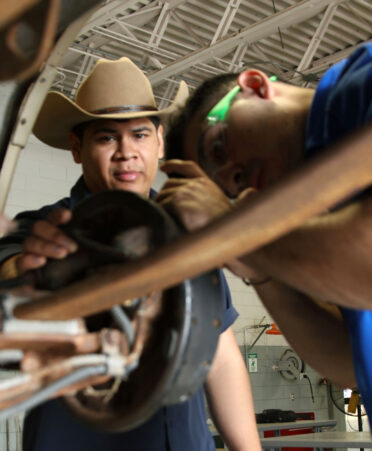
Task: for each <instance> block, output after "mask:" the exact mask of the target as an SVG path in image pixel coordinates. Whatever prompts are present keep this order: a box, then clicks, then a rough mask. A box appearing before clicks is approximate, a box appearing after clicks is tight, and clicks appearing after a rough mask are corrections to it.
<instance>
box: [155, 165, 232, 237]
mask: <svg viewBox="0 0 372 451" xmlns="http://www.w3.org/2000/svg"><path fill="white" fill-rule="evenodd" d="M161 170H162V171H164V172H166V173H167V174H172V178H170V179H169V180H168V181H167V182H166V183H165V185H164V187H163V189H162V190H161V191H160V193H159V194H158V195H157V197H156V200H157V201H158V202H159V203H160V204H161V205H162V206H163V207H164V208H165V209H166V210H167V211H169V213H170V214H172V215H173V216H175V217H176V218H178V219H179V220H180V221H181V223H182V224H183V225H184V226H185V228H186V229H187V230H189V231H191V230H196V229H199V228H201V227H203V226H205V225H206V224H208V223H210V222H211V221H213V220H214V219H216V218H218V217H219V216H221V215H223V214H225V213H227V212H228V211H230V210H231V209H232V208H233V206H232V204H231V202H230V200H229V199H228V198H227V197H226V196H225V194H224V193H223V191H222V190H221V189H220V188H219V187H218V186H217V185H216V184H215V183H214V182H213V181H212V180H211V179H209V178H208V176H207V175H206V174H205V172H204V171H203V170H202V169H201V168H200V167H199V166H198V165H197V164H196V163H194V162H192V161H182V160H169V161H167V162H165V163H164V164H163V165H162V166H161ZM174 174H175V175H174ZM177 176H179V178H178V177H177Z"/></svg>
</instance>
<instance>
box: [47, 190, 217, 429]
mask: <svg viewBox="0 0 372 451" xmlns="http://www.w3.org/2000/svg"><path fill="white" fill-rule="evenodd" d="M65 231H66V233H68V234H69V235H70V236H72V237H73V238H74V239H75V240H76V241H78V242H79V251H78V252H77V253H76V254H74V255H72V256H71V257H69V259H66V263H68V266H69V268H70V271H69V275H68V279H69V281H71V279H74V278H75V279H76V278H77V277H82V276H84V274H83V273H91V272H92V271H93V272H94V271H97V267H100V266H102V265H107V264H111V263H119V262H125V261H128V260H132V259H135V258H138V257H140V256H142V255H144V254H146V253H148V252H151V250H153V249H156V248H157V247H158V246H160V245H162V244H164V243H167V242H169V241H171V240H174V239H177V237H178V236H180V235H181V234H182V232H181V228H180V227H179V226H178V225H177V224H176V222H175V221H174V220H173V219H172V218H171V217H170V216H169V215H168V214H167V213H166V212H165V211H164V210H163V208H162V207H161V206H159V205H158V204H156V203H155V202H153V201H151V200H149V199H147V198H144V197H142V196H140V195H137V194H134V193H130V192H124V191H107V192H102V193H99V194H96V195H94V196H92V197H90V198H89V199H87V200H85V201H83V202H82V203H81V204H80V205H79V206H77V207H76V209H75V210H74V213H73V218H72V220H71V221H70V223H69V224H68V225H67V226H66V227H65ZM76 262H78V263H77V264H76ZM82 262H85V263H84V264H83V263H82ZM74 265H75V266H74ZM56 268H57V269H56V270H55V271H54V272H53V271H52V272H51V274H52V277H50V280H54V281H55V280H57V279H58V280H59V281H61V280H63V277H62V276H63V274H61V273H60V274H59V275H58V265H57V266H56ZM71 268H73V269H71ZM106 270H107V268H106ZM220 284H221V282H220V275H219V272H218V271H217V270H215V271H211V272H208V273H206V274H203V275H201V276H199V277H196V278H194V279H192V280H185V281H184V282H183V283H181V284H179V285H177V286H175V287H173V288H171V289H168V290H165V291H163V292H162V293H157V294H155V296H154V293H152V294H151V295H150V297H151V296H153V298H154V299H157V300H158V301H157V302H158V303H159V304H158V308H155V310H154V309H153V311H155V315H153V317H152V318H151V325H150V327H149V328H148V331H147V335H146V339H145V341H144V346H143V350H142V353H141V356H140V359H139V364H138V366H137V368H136V369H135V370H134V371H132V372H131V373H130V375H129V377H128V378H127V379H126V380H122V381H111V382H110V383H109V384H108V387H107V384H106V386H104V387H95V388H94V390H81V391H79V392H78V393H76V394H75V395H74V396H67V397H65V398H64V402H65V404H66V405H67V406H68V407H69V408H70V409H72V411H73V413H74V414H75V415H76V416H77V417H79V418H80V419H82V420H83V421H84V422H87V423H89V424H91V425H92V426H94V427H96V428H101V429H104V430H106V431H125V430H129V429H131V428H134V427H136V426H139V425H140V424H141V423H143V422H145V421H146V420H147V419H149V418H150V417H151V416H152V415H153V414H154V413H155V412H156V411H157V410H158V409H159V408H161V407H162V406H164V405H169V404H174V403H179V402H184V401H186V400H188V399H189V398H190V397H191V396H192V395H193V393H195V392H196V391H197V389H198V388H199V387H200V386H201V384H202V383H203V381H204V379H205V377H206V375H207V372H208V370H209V368H210V365H211V363H212V360H213V356H214V353H215V350H216V347H217V342H218V337H219V333H220V330H221V325H222V318H223V301H222V298H221V285H220ZM135 301H137V305H138V301H139V300H135ZM135 301H133V302H132V301H128V300H123V305H122V306H121V307H122V308H123V309H124V310H127V311H126V313H127V315H129V317H130V318H131V320H132V322H133V323H136V315H138V314H139V313H138V308H137V310H136V302H135ZM142 301H143V299H142ZM151 302H152V301H151ZM125 305H127V306H129V307H128V308H127V309H126V307H125ZM110 318H111V317H110V316H109V315H108V314H107V313H106V312H105V313H103V314H99V315H94V316H93V317H88V318H86V323H87V325H88V328H90V329H97V328H102V327H107V326H109V325H111V326H112V324H110V322H111V319H110ZM139 333H140V332H139V331H138V330H137V334H139ZM127 352H129V350H127ZM115 383H116V385H117V388H116V389H115V390H114V389H113V386H114V385H115ZM110 390H111V392H110ZM100 391H101V392H102V396H99V393H100ZM107 392H108V393H110V395H109V397H107V396H106V395H107ZM97 393H98V395H97Z"/></svg>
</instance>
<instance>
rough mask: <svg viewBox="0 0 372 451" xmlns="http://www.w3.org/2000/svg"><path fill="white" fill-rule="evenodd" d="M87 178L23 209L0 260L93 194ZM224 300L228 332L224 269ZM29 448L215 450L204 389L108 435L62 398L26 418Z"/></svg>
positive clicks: (230, 317) (1, 245)
mask: <svg viewBox="0 0 372 451" xmlns="http://www.w3.org/2000/svg"><path fill="white" fill-rule="evenodd" d="M89 195H90V193H89V192H88V190H87V188H86V186H85V183H84V181H83V178H80V179H79V180H78V182H77V183H76V185H75V186H74V187H73V188H72V190H71V197H67V198H64V199H62V200H60V201H59V202H57V203H56V204H54V205H51V206H47V207H44V208H42V209H40V210H37V211H28V212H23V213H20V214H19V215H18V216H17V217H16V218H17V220H18V222H19V227H18V230H17V232H15V233H13V234H11V235H8V236H6V237H4V238H2V239H1V240H0V264H1V263H2V262H3V261H4V260H6V259H7V258H9V257H10V256H11V255H13V254H16V253H19V252H21V250H22V242H23V240H24V239H25V237H26V236H28V235H29V234H30V233H31V228H32V224H33V223H34V222H35V221H36V220H38V219H41V218H44V217H45V216H46V215H47V214H48V212H49V211H51V210H53V209H55V208H56V207H65V208H69V209H72V208H74V207H75V205H76V204H77V203H78V202H80V201H81V200H83V199H84V198H86V197H88V196H89ZM221 280H222V288H223V290H222V296H221V302H223V303H224V323H223V330H226V329H227V328H228V327H229V326H231V325H232V324H233V322H234V321H235V319H236V317H237V316H238V314H237V312H236V310H235V309H234V307H233V306H232V304H231V297H230V292H229V289H228V286H227V283H226V280H225V278H224V276H223V274H222V272H221ZM23 451H215V446H214V442H213V439H212V436H211V434H210V432H209V430H208V426H207V422H206V414H205V407H204V397H203V390H202V388H200V389H199V390H198V391H197V392H196V393H195V394H194V396H193V397H192V398H191V399H190V400H189V401H187V402H185V403H182V404H177V405H173V406H168V407H163V408H161V409H160V410H159V411H158V412H157V413H156V414H155V415H153V416H152V417H151V418H150V419H149V420H148V421H146V422H145V423H144V424H142V425H141V426H139V427H138V428H135V429H133V430H131V431H128V432H123V433H103V432H100V431H97V430H93V429H91V428H90V427H88V426H86V425H85V424H82V423H80V422H79V421H78V420H76V419H75V418H74V417H73V416H72V415H71V414H70V413H69V412H68V411H67V410H66V409H65V408H64V407H63V405H62V403H61V402H60V401H58V400H52V401H49V402H47V403H44V404H43V405H41V406H39V407H37V408H35V409H34V410H32V411H31V412H30V413H29V414H28V415H27V416H26V419H25V424H24V432H23Z"/></svg>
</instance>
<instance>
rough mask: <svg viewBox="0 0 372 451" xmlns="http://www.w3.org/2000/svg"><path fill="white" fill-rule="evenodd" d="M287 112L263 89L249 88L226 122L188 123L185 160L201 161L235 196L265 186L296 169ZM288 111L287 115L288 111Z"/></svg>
mask: <svg viewBox="0 0 372 451" xmlns="http://www.w3.org/2000/svg"><path fill="white" fill-rule="evenodd" d="M284 111H285V110H283V108H282V107H281V105H280V104H279V105H278V104H277V102H276V101H274V100H273V98H272V97H271V96H261V95H260V90H259V89H253V88H252V89H251V88H249V87H247V86H246V87H245V89H244V91H242V90H241V91H239V92H238V93H237V94H236V95H235V97H234V98H233V100H232V101H231V103H230V108H229V110H228V113H227V114H226V118H225V120H224V121H217V122H216V123H215V124H214V125H209V124H208V121H207V120H206V118H205V117H202V116H200V115H199V116H196V117H194V118H193V119H192V120H191V121H190V123H189V124H188V125H187V126H186V132H185V141H184V157H185V159H189V160H193V161H195V162H197V163H198V164H199V165H200V166H201V167H202V168H203V169H204V170H205V171H206V172H207V174H208V175H209V176H210V177H211V178H212V179H213V180H214V181H215V182H216V183H217V184H218V185H219V186H220V187H221V188H222V189H223V190H224V191H225V192H226V194H227V195H229V196H230V197H236V196H237V195H238V194H239V193H240V192H241V191H243V190H244V189H245V188H248V187H252V188H255V189H258V190H260V189H263V188H265V187H267V186H269V185H271V184H273V183H274V182H275V181H276V180H278V179H279V178H280V177H281V176H282V175H283V174H285V173H287V172H288V170H289V169H290V168H291V167H292V165H293V161H292V157H291V155H292V153H291V150H290V149H291V146H290V145H289V144H288V139H287V137H288V130H290V129H291V124H290V123H289V122H288V118H287V116H286V114H285V113H284ZM283 113H284V114H283Z"/></svg>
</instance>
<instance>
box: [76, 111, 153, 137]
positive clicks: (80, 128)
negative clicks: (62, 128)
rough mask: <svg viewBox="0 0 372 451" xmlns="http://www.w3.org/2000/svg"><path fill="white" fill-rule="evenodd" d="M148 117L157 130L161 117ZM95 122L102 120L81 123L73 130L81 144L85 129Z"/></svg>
mask: <svg viewBox="0 0 372 451" xmlns="http://www.w3.org/2000/svg"><path fill="white" fill-rule="evenodd" d="M146 117H147V119H150V121H151V122H152V123H153V124H154V126H155V128H156V130H157V129H158V128H159V125H160V117H158V116H146ZM102 119H105V118H102ZM95 120H98V121H100V120H101V119H94V120H93V121H87V122H81V123H80V124H77V125H75V127H74V128H73V129H72V130H71V132H72V133H73V134H74V135H76V136H77V137H78V138H79V140H80V142H83V138H84V132H85V129H86V128H87V126H88V125H89V124H91V123H92V122H94V121H95ZM112 120H114V121H117V122H127V121H130V120H131V118H129V119H112Z"/></svg>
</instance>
